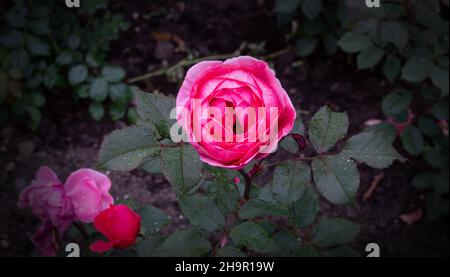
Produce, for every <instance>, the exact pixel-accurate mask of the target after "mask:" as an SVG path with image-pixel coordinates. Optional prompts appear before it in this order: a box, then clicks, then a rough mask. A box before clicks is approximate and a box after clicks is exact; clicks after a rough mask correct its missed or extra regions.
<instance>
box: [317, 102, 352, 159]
mask: <svg viewBox="0 0 450 277" xmlns="http://www.w3.org/2000/svg"><path fill="white" fill-rule="evenodd" d="M348 125H349V122H348V116H347V113H345V112H343V113H337V112H334V111H332V110H331V109H330V108H328V107H327V106H325V107H322V108H321V109H320V110H319V111H318V112H317V113H316V114H315V115H314V117H313V118H312V119H311V121H310V125H309V139H310V141H311V143H312V145H313V146H314V149H316V150H317V151H318V152H319V153H324V152H326V151H328V150H329V149H330V148H331V147H333V146H334V145H335V144H336V143H337V142H338V141H339V140H340V139H342V138H344V137H345V135H346V134H347V129H348Z"/></svg>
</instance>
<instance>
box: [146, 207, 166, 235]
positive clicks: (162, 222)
mask: <svg viewBox="0 0 450 277" xmlns="http://www.w3.org/2000/svg"><path fill="white" fill-rule="evenodd" d="M139 215H140V216H141V219H142V220H141V227H142V228H144V230H145V234H146V235H149V234H153V233H156V232H159V231H160V230H161V228H163V227H165V226H166V225H168V224H169V223H170V218H169V217H168V216H167V215H166V213H165V212H163V211H162V210H160V209H158V208H155V207H153V206H144V207H143V208H141V209H139Z"/></svg>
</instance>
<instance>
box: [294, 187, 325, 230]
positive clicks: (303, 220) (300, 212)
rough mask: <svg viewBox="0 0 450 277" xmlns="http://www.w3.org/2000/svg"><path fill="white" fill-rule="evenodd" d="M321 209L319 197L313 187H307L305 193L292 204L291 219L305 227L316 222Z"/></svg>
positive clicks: (300, 226) (296, 224) (297, 224)
mask: <svg viewBox="0 0 450 277" xmlns="http://www.w3.org/2000/svg"><path fill="white" fill-rule="evenodd" d="M319 210H320V206H319V198H318V197H317V194H316V192H315V191H314V189H313V188H311V187H306V190H305V192H304V193H303V195H302V196H301V197H300V199H298V200H297V201H295V202H294V203H292V204H291V206H290V214H291V215H290V221H291V222H292V223H293V224H294V225H295V226H296V227H297V228H303V227H306V226H308V225H310V224H311V223H313V222H314V219H315V218H316V215H317V213H318V212H319Z"/></svg>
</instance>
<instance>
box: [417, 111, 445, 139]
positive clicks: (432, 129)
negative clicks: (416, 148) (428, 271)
mask: <svg viewBox="0 0 450 277" xmlns="http://www.w3.org/2000/svg"><path fill="white" fill-rule="evenodd" d="M418 125H419V128H420V131H421V132H422V133H424V134H425V135H427V136H430V137H433V136H437V135H439V134H440V133H441V128H440V127H439V125H438V124H437V123H436V120H434V119H433V118H431V117H429V116H421V117H420V118H419V122H418Z"/></svg>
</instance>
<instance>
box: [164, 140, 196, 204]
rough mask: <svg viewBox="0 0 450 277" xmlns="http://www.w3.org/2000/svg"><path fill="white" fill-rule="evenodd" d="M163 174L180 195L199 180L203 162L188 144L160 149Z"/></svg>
mask: <svg viewBox="0 0 450 277" xmlns="http://www.w3.org/2000/svg"><path fill="white" fill-rule="evenodd" d="M161 167H162V171H163V173H164V176H165V177H166V178H167V180H168V181H169V182H170V183H171V184H172V186H174V189H175V191H176V192H177V194H179V195H180V196H183V195H185V194H187V193H188V192H189V191H190V190H191V189H193V188H194V187H195V186H197V185H198V183H199V182H200V180H201V175H202V169H203V164H202V162H201V161H200V159H199V156H198V154H197V152H196V151H195V150H194V149H193V148H192V147H191V146H188V145H183V146H181V147H177V148H164V149H163V150H162V151H161Z"/></svg>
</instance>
